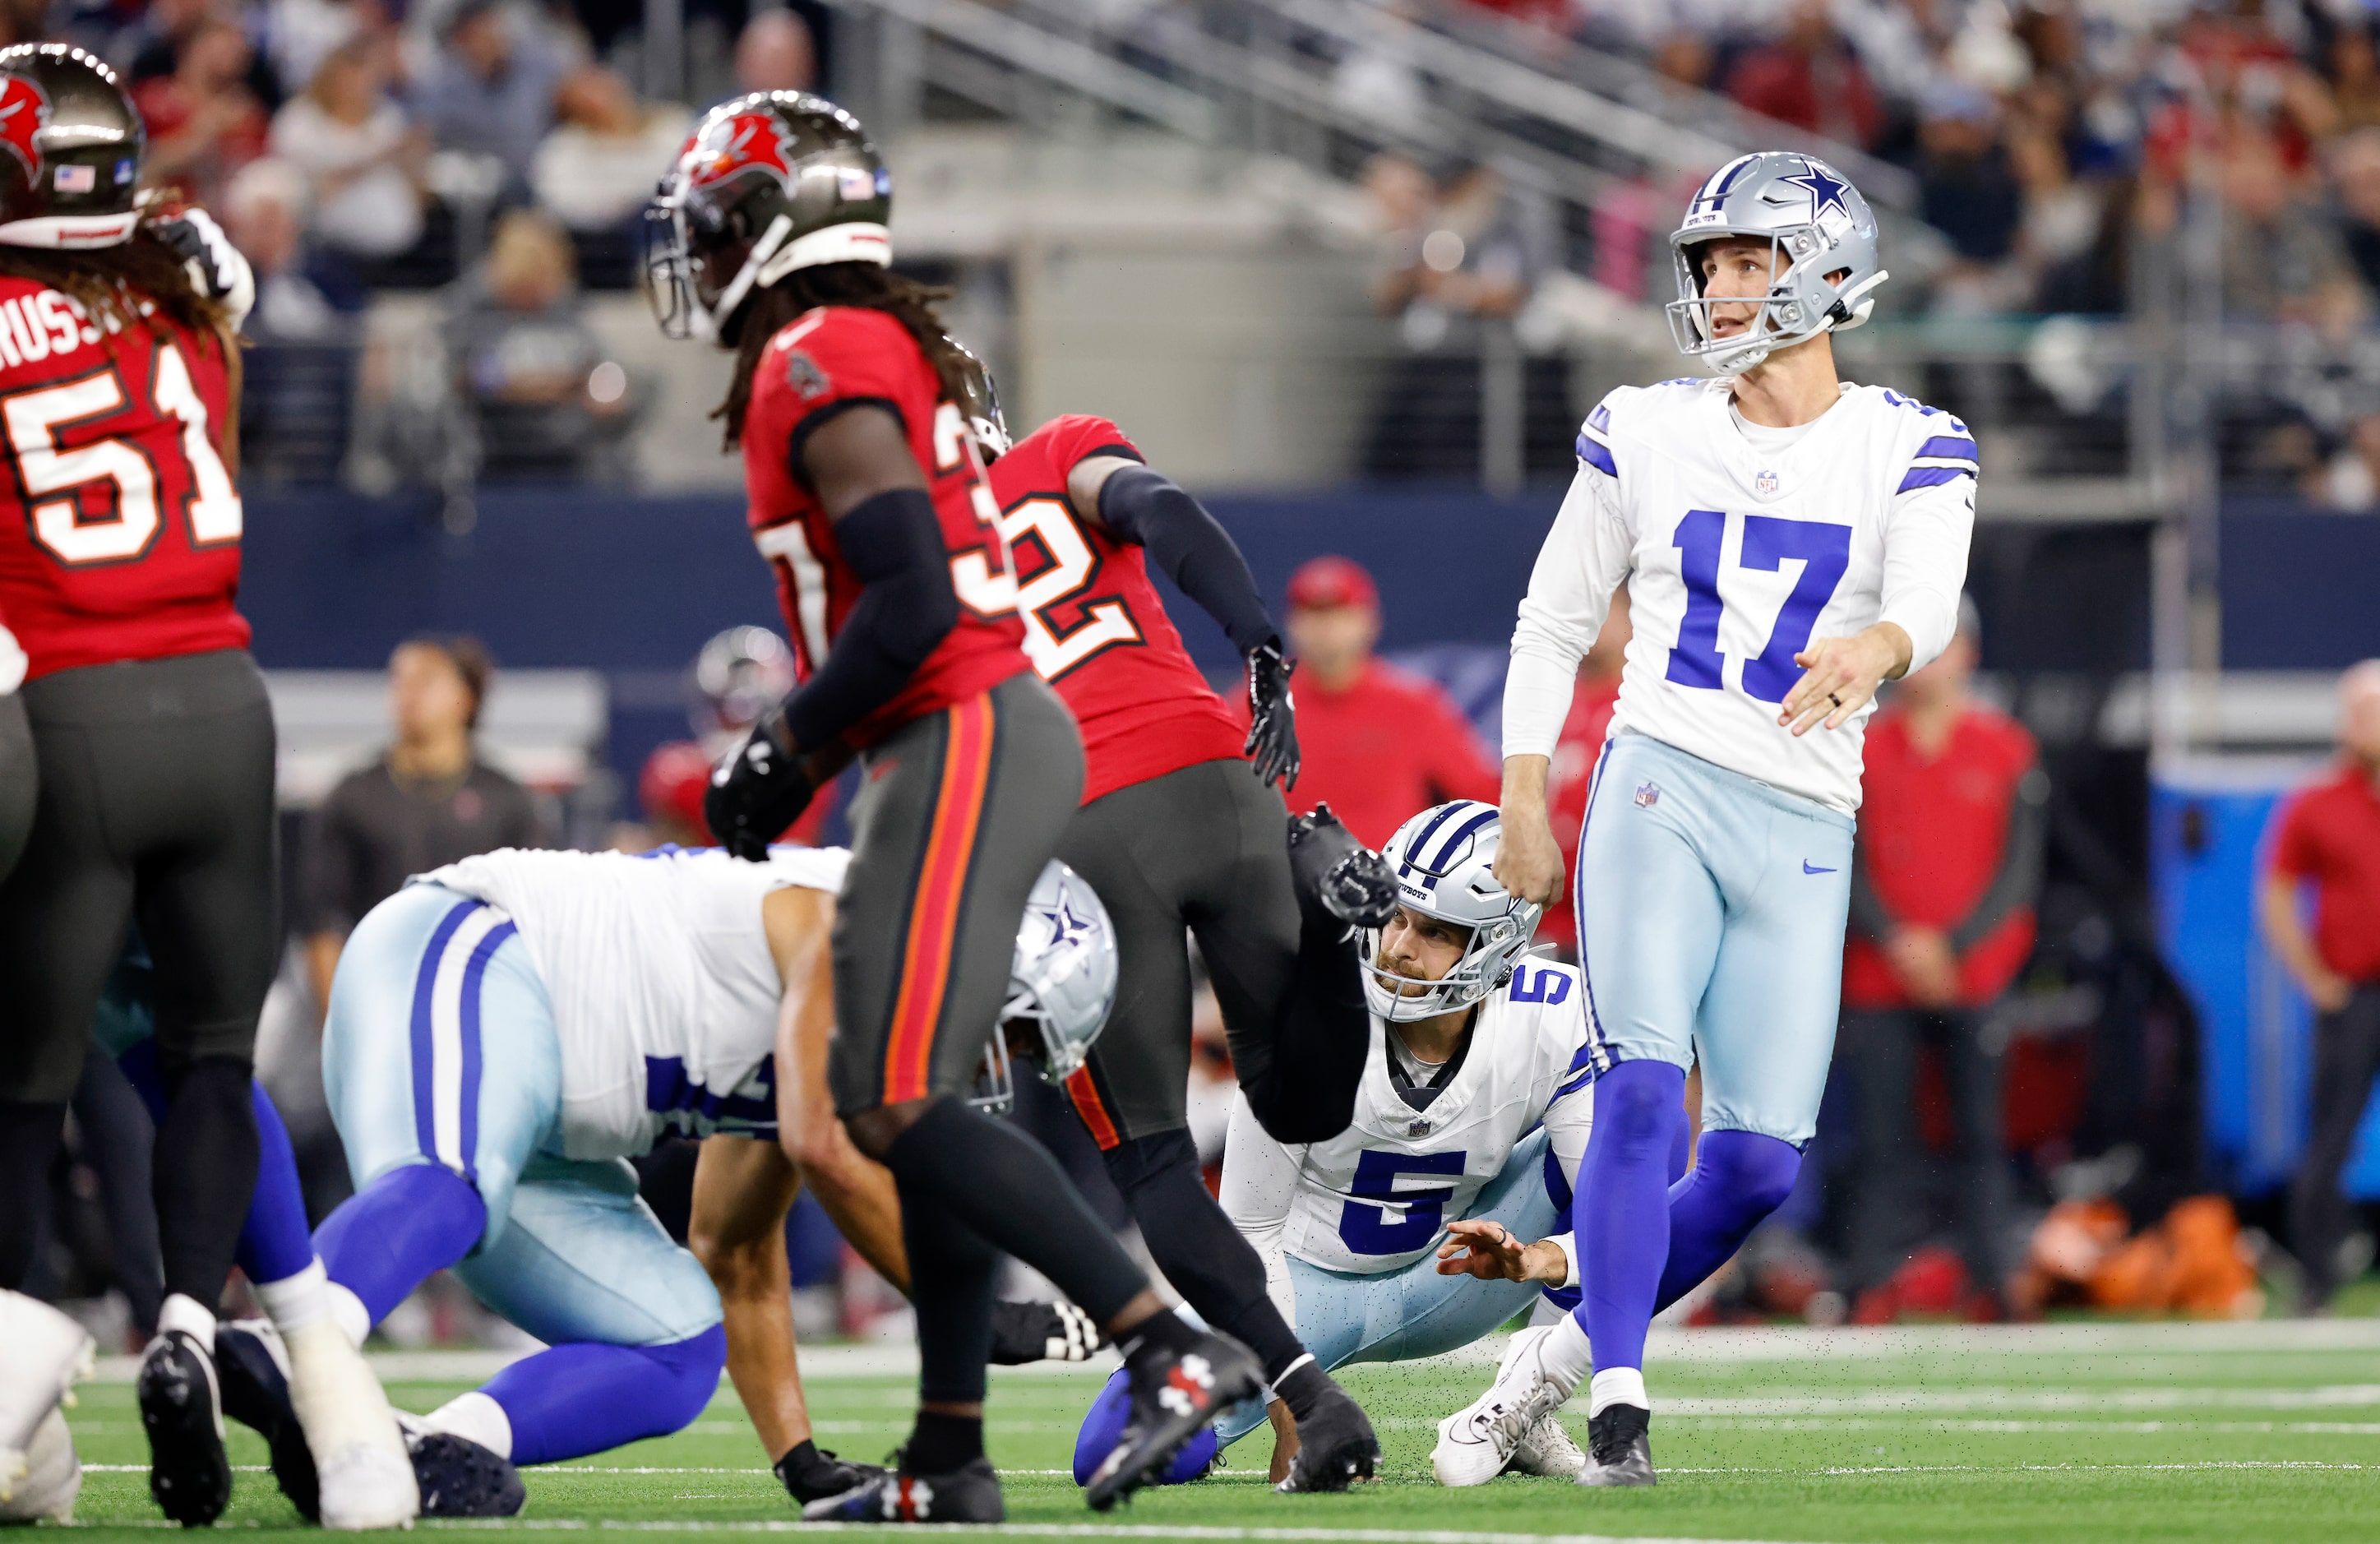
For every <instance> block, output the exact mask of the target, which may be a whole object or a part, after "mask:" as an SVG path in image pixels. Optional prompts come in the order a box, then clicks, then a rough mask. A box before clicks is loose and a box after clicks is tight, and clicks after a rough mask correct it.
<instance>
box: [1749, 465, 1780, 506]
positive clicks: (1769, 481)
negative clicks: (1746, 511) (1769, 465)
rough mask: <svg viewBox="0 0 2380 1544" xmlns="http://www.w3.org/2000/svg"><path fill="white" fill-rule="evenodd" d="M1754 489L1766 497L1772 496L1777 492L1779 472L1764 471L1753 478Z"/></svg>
mask: <svg viewBox="0 0 2380 1544" xmlns="http://www.w3.org/2000/svg"><path fill="white" fill-rule="evenodd" d="M1752 491H1753V492H1755V493H1757V494H1759V495H1760V496H1761V497H1762V498H1764V499H1765V498H1768V497H1770V496H1771V495H1773V494H1774V493H1775V492H1777V474H1776V473H1775V472H1766V471H1765V472H1762V473H1761V474H1760V475H1759V476H1757V477H1755V478H1754V479H1753V480H1752Z"/></svg>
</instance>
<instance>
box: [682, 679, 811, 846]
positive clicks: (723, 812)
mask: <svg viewBox="0 0 2380 1544" xmlns="http://www.w3.org/2000/svg"><path fill="white" fill-rule="evenodd" d="M817 792H818V784H816V783H814V782H812V781H811V779H810V775H809V773H808V772H807V771H805V770H804V769H803V766H802V761H801V758H800V757H799V756H797V755H796V754H795V749H794V742H793V737H792V736H789V735H787V734H786V733H785V711H784V710H783V708H771V709H770V710H769V711H767V712H765V713H763V714H761V715H760V719H759V723H755V724H753V725H752V733H751V734H750V735H749V736H746V738H745V741H744V743H743V744H742V745H740V746H738V747H736V748H735V754H734V755H732V756H730V757H728V758H727V760H723V761H722V762H720V763H719V765H718V766H716V767H714V768H712V769H711V772H710V792H708V793H706V794H704V795H703V796H702V820H703V823H704V824H705V825H708V826H709V827H710V834H711V835H712V836H714V837H716V838H718V841H719V845H721V846H722V847H725V848H726V849H727V850H728V852H729V853H730V854H732V855H733V856H735V857H740V858H743V859H745V860H746V861H747V862H750V863H764V862H766V861H768V857H769V844H770V843H771V842H773V841H775V840H776V839H777V837H778V836H780V835H781V834H783V832H784V829H785V828H786V827H787V826H789V825H792V824H793V823H794V822H795V821H797V820H799V819H800V818H801V813H802V811H803V810H805V809H807V808H809V805H810V798H811V796H813V795H815V794H816V793H817Z"/></svg>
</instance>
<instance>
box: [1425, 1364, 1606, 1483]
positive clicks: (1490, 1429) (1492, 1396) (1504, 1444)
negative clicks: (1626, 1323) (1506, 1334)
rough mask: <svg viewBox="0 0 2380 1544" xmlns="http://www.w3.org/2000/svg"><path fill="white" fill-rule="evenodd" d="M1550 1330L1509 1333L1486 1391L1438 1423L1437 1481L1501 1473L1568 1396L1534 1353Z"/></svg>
mask: <svg viewBox="0 0 2380 1544" xmlns="http://www.w3.org/2000/svg"><path fill="white" fill-rule="evenodd" d="M1550 1333H1552V1331H1551V1330H1550V1329H1544V1328H1540V1329H1534V1330H1524V1331H1521V1332H1520V1333H1518V1334H1516V1335H1514V1336H1513V1337H1512V1343H1511V1344H1510V1345H1508V1346H1506V1347H1505V1348H1504V1356H1503V1359H1502V1360H1501V1361H1500V1362H1499V1363H1498V1364H1497V1366H1496V1380H1495V1381H1494V1382H1493V1383H1490V1384H1489V1385H1488V1392H1486V1393H1484V1394H1481V1395H1480V1396H1479V1397H1478V1398H1477V1399H1475V1400H1473V1401H1472V1402H1471V1403H1470V1404H1466V1405H1464V1406H1463V1408H1462V1409H1460V1410H1457V1411H1456V1412H1455V1413H1454V1414H1452V1415H1451V1416H1447V1417H1446V1418H1445V1419H1444V1420H1442V1421H1440V1422H1439V1423H1438V1446H1436V1447H1435V1448H1432V1449H1431V1450H1430V1454H1429V1466H1430V1470H1431V1472H1432V1473H1434V1474H1436V1475H1437V1476H1438V1482H1439V1484H1440V1485H1453V1486H1464V1485H1485V1484H1487V1483H1488V1481H1489V1480H1491V1479H1494V1478H1495V1477H1497V1476H1498V1475H1500V1474H1502V1473H1504V1472H1505V1471H1506V1470H1507V1469H1509V1468H1511V1467H1512V1464H1513V1460H1514V1458H1515V1456H1516V1455H1517V1454H1518V1453H1520V1451H1521V1449H1522V1448H1523V1447H1524V1445H1525V1444H1526V1443H1527V1442H1528V1441H1529V1438H1530V1435H1531V1433H1532V1432H1534V1431H1535V1430H1536V1427H1537V1424H1538V1423H1539V1422H1540V1421H1544V1422H1547V1423H1548V1424H1551V1422H1552V1416H1553V1413H1554V1412H1555V1411H1557V1410H1559V1409H1560V1408H1561V1407H1562V1405H1563V1404H1565V1403H1566V1402H1567V1401H1568V1400H1569V1398H1570V1391H1569V1390H1568V1389H1565V1388H1563V1387H1562V1386H1560V1384H1559V1383H1557V1382H1555V1381H1554V1380H1553V1379H1551V1378H1550V1377H1548V1375H1547V1373H1546V1370H1545V1364H1544V1359H1543V1357H1542V1356H1540V1354H1539V1353H1540V1350H1541V1348H1542V1345H1543V1343H1544V1341H1545V1337H1546V1336H1547V1335H1548V1334H1550ZM1554 1429H1555V1430H1557V1431H1560V1426H1558V1425H1557V1426H1555V1427H1554ZM1563 1441H1569V1439H1568V1438H1567V1437H1565V1438H1564V1439H1563ZM1573 1451H1576V1450H1575V1449H1573ZM1531 1472H1533V1473H1535V1472H1538V1471H1534V1470H1533V1471H1531ZM1568 1472H1569V1473H1573V1474H1575V1473H1576V1472H1577V1471H1576V1470H1575V1469H1573V1470H1570V1471H1568Z"/></svg>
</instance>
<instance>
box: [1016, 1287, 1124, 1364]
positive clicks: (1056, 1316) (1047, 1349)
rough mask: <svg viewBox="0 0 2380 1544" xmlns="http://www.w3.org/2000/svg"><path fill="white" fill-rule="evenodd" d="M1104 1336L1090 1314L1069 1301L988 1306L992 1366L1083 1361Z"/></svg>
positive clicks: (1105, 1341)
mask: <svg viewBox="0 0 2380 1544" xmlns="http://www.w3.org/2000/svg"><path fill="white" fill-rule="evenodd" d="M1107 1343H1108V1338H1107V1337H1106V1336H1105V1335H1102V1334H1100V1333H1099V1324H1098V1322H1097V1321H1096V1320H1094V1319H1092V1318H1091V1316H1090V1315H1088V1314H1087V1313H1085V1312H1084V1311H1083V1310H1082V1309H1080V1308H1078V1307H1075V1305H1073V1304H1072V1303H1067V1302H1063V1301H1061V1302H1056V1303H1011V1302H1005V1301H1002V1302H998V1303H994V1304H993V1305H992V1306H991V1360H992V1365H993V1366H995V1367H1003V1368H1013V1367H1021V1366H1023V1365H1024V1364H1026V1363H1027V1362H1087V1361H1089V1360H1090V1359H1091V1356H1092V1355H1093V1353H1095V1352H1097V1351H1098V1350H1099V1347H1101V1346H1103V1345H1105V1344H1107Z"/></svg>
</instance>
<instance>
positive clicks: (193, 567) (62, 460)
mask: <svg viewBox="0 0 2380 1544" xmlns="http://www.w3.org/2000/svg"><path fill="white" fill-rule="evenodd" d="M230 413H231V403H230V389H229V383H228V381H227V379H226V377H225V371H224V351H223V346H222V344H221V343H220V342H219V341H218V340H217V339H214V338H212V337H207V338H201V337H200V336H198V335H196V334H193V333H192V332H191V331H190V330H189V329H188V328H186V327H182V326H180V325H178V324H176V323H174V322H168V321H166V320H165V319H164V318H163V317H160V318H157V319H156V324H155V326H154V327H149V326H140V327H131V328H128V329H126V330H125V331H123V332H121V333H118V334H115V335H114V336H112V337H104V338H103V334H102V333H101V331H100V329H99V328H98V327H96V326H94V325H92V323H91V322H90V321H89V319H87V318H86V317H85V316H84V315H83V313H82V309H81V308H80V307H79V306H78V305H77V304H76V303H75V302H74V301H73V300H71V299H69V298H67V296H65V295H63V294H61V293H60V292H58V291H57V290H55V289H49V288H45V287H44V286H42V285H39V284H36V283H34V282H33V281H31V280H30V279H18V278H6V277H0V424H5V427H6V433H7V450H6V455H7V457H8V468H9V473H10V475H9V476H8V477H6V478H5V479H0V612H5V613H6V615H7V618H8V626H9V627H10V628H11V629H13V630H14V631H15V633H16V635H17V639H18V643H20V644H21V645H22V646H23V648H24V650H25V654H26V657H27V661H28V663H27V668H26V677H27V679H29V680H31V679H38V678H40V677H41V676H43V675H49V674H50V673H51V672H53V671H58V670H69V669H73V668H74V667H76V666H79V665H91V664H111V663H115V662H117V661H121V660H153V659H162V658H165V657H167V656H170V655H176V654H196V653H200V652H202V651H205V650H213V649H241V648H245V647H247V644H248V623H247V621H246V620H245V619H243V618H242V617H241V616H240V614H239V613H238V612H237V611H236V610H234V609H233V605H232V602H233V600H234V598H235V597H236V596H237V593H238V591H239V534H240V503H239V490H238V489H237V487H235V486H234V485H233V483H232V480H231V476H230V473H229V472H228V471H227V470H225V467H224V463H223V457H222V456H221V455H219V454H218V452H217V449H216V446H217V444H218V443H219V437H220V432H221V431H220V426H221V425H223V424H225V423H226V422H227V421H229V418H230Z"/></svg>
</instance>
